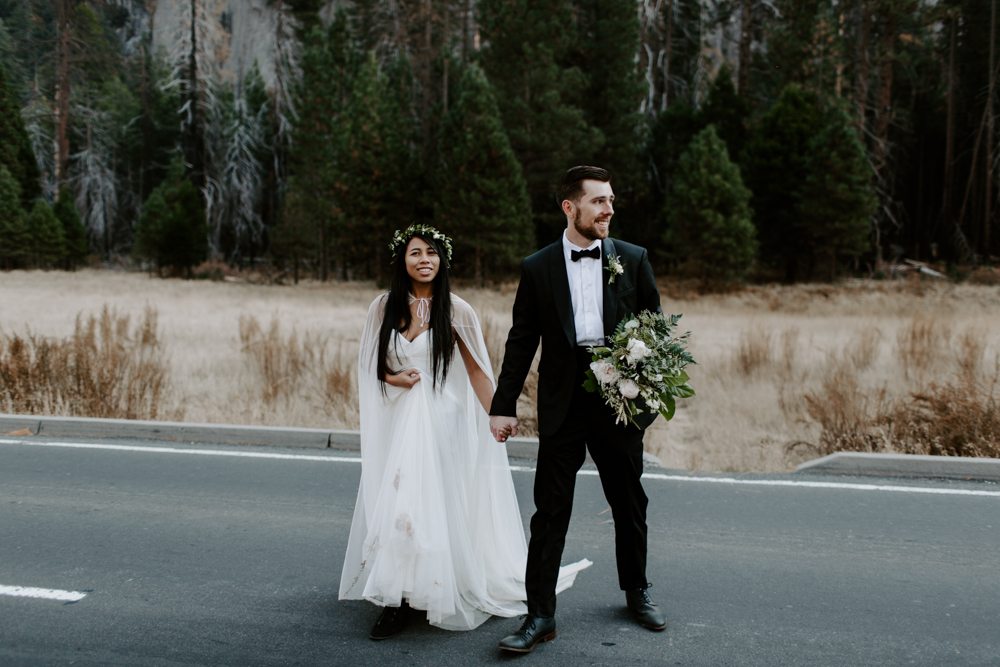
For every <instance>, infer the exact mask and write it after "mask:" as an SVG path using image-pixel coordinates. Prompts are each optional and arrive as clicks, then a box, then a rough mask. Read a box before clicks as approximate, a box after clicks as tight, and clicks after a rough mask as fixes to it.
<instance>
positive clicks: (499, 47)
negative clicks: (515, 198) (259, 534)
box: [476, 0, 605, 243]
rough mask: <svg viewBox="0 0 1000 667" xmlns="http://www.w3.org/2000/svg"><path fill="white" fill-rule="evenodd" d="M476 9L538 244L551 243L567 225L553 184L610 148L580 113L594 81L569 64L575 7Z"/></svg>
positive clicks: (539, 1) (541, 4)
mask: <svg viewBox="0 0 1000 667" xmlns="http://www.w3.org/2000/svg"><path fill="white" fill-rule="evenodd" d="M476 9H477V13H478V19H479V26H480V32H481V34H482V38H483V43H484V44H485V45H486V46H485V47H484V48H483V50H482V52H481V53H480V58H481V62H482V67H483V70H484V71H485V72H486V75H487V77H488V78H489V80H490V82H491V83H492V84H493V87H494V90H495V91H496V97H497V103H498V104H499V107H500V114H501V116H502V118H503V121H504V128H506V130H507V136H508V137H509V138H510V143H511V147H512V148H513V149H514V154H515V155H516V156H517V159H518V161H519V162H520V163H521V167H522V169H523V170H524V178H525V181H526V182H527V184H528V196H529V198H530V200H531V207H532V211H533V214H534V218H535V231H536V241H537V242H538V243H548V242H550V241H551V240H552V239H554V238H555V237H556V236H557V235H558V234H559V232H560V230H561V229H562V228H563V227H564V226H565V218H564V217H563V215H562V213H561V212H560V211H559V209H558V208H557V206H556V205H555V203H554V201H553V197H552V183H553V182H554V181H555V180H556V179H558V178H559V176H560V175H561V174H562V173H563V172H565V171H566V169H567V168H569V167H571V166H573V165H578V164H588V163H590V161H591V159H592V158H593V156H594V155H596V154H597V152H598V151H599V150H600V149H601V147H602V146H603V145H604V142H605V139H604V135H603V134H602V133H601V132H600V130H598V129H596V128H594V127H591V126H590V125H589V124H588V122H587V118H586V114H585V112H584V110H583V109H582V108H581V106H580V94H581V93H582V92H583V91H586V90H587V85H588V81H587V76H586V75H585V74H584V73H583V72H581V71H580V69H579V68H577V67H573V66H571V64H570V63H569V51H570V48H571V45H572V44H573V37H574V35H573V34H572V30H573V23H574V19H573V7H572V5H571V3H570V2H569V0H481V2H479V3H478V4H477V7H476Z"/></svg>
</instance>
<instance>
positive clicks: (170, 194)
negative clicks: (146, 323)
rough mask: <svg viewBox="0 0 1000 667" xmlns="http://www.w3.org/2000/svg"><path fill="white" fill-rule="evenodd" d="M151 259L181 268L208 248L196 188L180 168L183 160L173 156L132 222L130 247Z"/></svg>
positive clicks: (188, 267)
mask: <svg viewBox="0 0 1000 667" xmlns="http://www.w3.org/2000/svg"><path fill="white" fill-rule="evenodd" d="M133 252H135V253H136V254H137V255H138V256H140V257H143V258H145V259H149V260H152V261H153V262H155V263H156V266H157V268H160V269H163V268H167V267H170V268H173V269H175V270H177V271H181V270H183V271H184V272H185V273H186V274H187V276H188V277H190V276H191V267H193V266H194V265H195V264H198V263H199V262H201V261H202V260H204V259H205V255H206V253H207V252H208V225H207V224H206V222H205V210H204V209H203V208H202V206H201V201H200V199H199V197H198V191H197V190H196V189H195V186H194V184H193V183H192V182H191V180H190V179H189V178H187V177H186V174H185V171H184V162H183V160H181V159H179V158H178V159H175V160H174V163H173V164H172V165H171V168H170V175H169V176H168V177H167V180H165V181H164V182H163V183H161V184H160V185H159V186H158V187H157V188H156V189H155V190H154V191H153V193H152V194H151V195H150V196H149V199H148V200H147V201H146V204H145V206H143V210H142V216H140V218H139V224H138V225H137V226H136V243H135V246H134V249H133Z"/></svg>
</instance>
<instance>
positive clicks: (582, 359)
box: [490, 167, 667, 653]
mask: <svg viewBox="0 0 1000 667" xmlns="http://www.w3.org/2000/svg"><path fill="white" fill-rule="evenodd" d="M614 199H615V195H614V192H613V191H612V189H611V176H610V175H609V174H608V172H607V171H605V170H604V169H600V168H598V167H573V168H572V169H570V170H569V171H567V172H566V173H565V174H564V175H563V176H562V178H561V179H560V180H559V183H558V184H557V186H556V201H557V203H558V204H559V206H560V207H561V208H562V211H563V213H565V214H566V231H565V232H564V233H563V235H562V238H560V239H559V240H558V241H556V242H555V243H553V244H552V245H550V246H548V247H547V248H543V249H542V250H540V251H538V252H536V253H535V254H534V255H531V256H530V257H528V258H527V259H525V260H524V262H523V264H522V268H521V282H520V285H519V286H518V288H517V296H516V298H515V299H514V313H513V315H514V323H513V326H512V327H511V329H510V333H509V334H508V336H507V347H506V356H505V357H504V361H503V369H502V370H501V373H500V379H499V380H498V382H497V390H496V393H495V394H494V395H493V404H492V407H491V409H490V415H491V416H490V430H491V431H492V432H493V435H494V437H495V438H496V439H497V441H499V442H503V441H505V440H506V439H507V437H508V436H510V435H516V434H517V418H516V405H517V398H518V396H519V395H520V393H521V389H522V388H523V386H524V380H525V377H526V376H527V374H528V370H529V367H530V366H531V361H532V359H533V358H534V356H535V351H536V350H537V348H538V343H539V340H540V341H541V343H542V358H541V362H540V363H539V365H538V431H539V439H538V440H539V441H538V462H537V467H536V472H535V491H534V495H535V508H536V509H535V514H534V516H532V517H531V539H530V541H529V543H528V566H527V571H526V573H525V583H526V588H527V593H528V616H527V618H526V620H525V621H524V624H523V625H522V626H521V629H520V630H518V631H517V632H516V633H514V634H513V635H511V636H509V637H506V638H504V639H503V641H501V642H500V648H501V649H505V650H507V651H514V652H519V653H527V652H528V651H531V650H532V649H533V648H534V647H535V645H536V644H537V643H538V642H540V641H548V640H550V639H553V638H554V637H555V636H556V623H555V611H556V580H557V578H558V574H559V562H560V559H561V558H562V551H563V546H564V544H565V542H566V529H567V528H568V527H569V519H570V513H571V512H572V509H573V487H574V484H575V482H576V473H577V471H578V470H579V469H580V466H582V465H583V462H584V460H585V458H586V451H587V450H588V449H589V450H590V456H591V458H593V460H594V463H595V464H597V470H598V472H599V473H600V476H601V484H602V485H603V487H604V495H605V497H606V498H607V500H608V503H609V504H610V505H611V511H612V512H613V515H614V522H615V553H616V556H617V560H618V583H619V585H620V586H621V588H622V590H624V591H625V600H626V603H627V605H628V608H629V609H630V610H631V611H632V613H633V614H634V615H635V617H636V620H638V622H639V623H640V624H641V625H642V626H644V627H646V628H649V629H650V630H662V629H664V628H665V627H666V626H667V620H666V617H665V615H664V614H663V612H662V611H661V610H660V609H659V607H658V606H657V605H656V604H655V603H653V601H652V600H650V598H649V594H648V593H647V590H646V589H647V588H649V583H648V582H647V581H646V504H647V499H646V494H645V493H644V492H643V490H642V483H641V481H640V477H641V476H642V436H643V429H645V428H646V427H647V426H649V424H650V423H652V421H653V419H655V417H656V413H655V412H653V411H651V410H648V409H647V410H646V411H644V412H643V413H642V414H640V415H638V416H637V417H636V422H637V423H638V427H637V426H631V425H629V426H626V425H624V424H618V425H616V424H615V416H614V413H613V412H612V410H611V408H609V407H608V406H607V405H605V403H604V400H603V399H602V398H601V397H600V395H599V394H597V393H588V392H587V391H585V390H584V389H583V382H584V379H585V375H584V374H585V373H586V371H587V369H588V368H589V366H590V361H591V355H590V354H588V353H587V347H588V346H599V345H603V344H604V342H605V340H606V339H608V338H610V337H611V335H612V333H613V332H614V329H615V327H616V326H617V324H618V322H620V321H621V320H622V319H623V318H624V317H626V316H630V315H635V314H637V313H639V312H640V311H642V310H650V311H659V310H660V294H659V292H658V291H657V288H656V282H655V280H654V278H653V269H652V267H651V266H650V265H649V260H648V259H647V256H646V251H645V250H644V249H643V248H640V247H638V246H634V245H632V244H629V243H624V242H622V241H612V240H611V239H609V238H608V228H609V226H610V223H611V216H612V215H613V214H614V207H613V203H614ZM612 256H614V257H616V258H617V261H618V262H619V263H620V265H621V268H622V271H621V273H620V275H617V274H616V272H612V271H611V270H609V261H608V260H609V257H612Z"/></svg>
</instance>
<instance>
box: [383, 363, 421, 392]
mask: <svg viewBox="0 0 1000 667" xmlns="http://www.w3.org/2000/svg"><path fill="white" fill-rule="evenodd" d="M385 382H386V384H390V385H392V386H393V387H399V388H400V389H412V388H413V385H415V384H416V383H418V382H420V371H418V370H417V369H416V368H407V369H406V370H405V371H402V372H401V373H398V374H396V375H392V374H391V373H388V374H386V376H385Z"/></svg>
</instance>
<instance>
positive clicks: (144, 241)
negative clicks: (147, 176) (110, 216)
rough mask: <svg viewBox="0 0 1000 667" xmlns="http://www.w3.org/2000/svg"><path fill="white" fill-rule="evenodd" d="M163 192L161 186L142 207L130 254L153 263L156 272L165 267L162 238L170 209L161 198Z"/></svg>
mask: <svg viewBox="0 0 1000 667" xmlns="http://www.w3.org/2000/svg"><path fill="white" fill-rule="evenodd" d="M163 191H164V186H163V184H161V185H160V186H159V187H157V188H156V189H155V190H153V192H152V193H151V194H150V195H149V198H148V199H147V200H146V203H145V204H144V205H143V207H142V215H141V216H140V217H139V222H138V224H136V227H135V244H134V245H133V246H132V253H133V254H134V255H135V256H136V257H139V258H141V259H146V260H149V261H151V262H153V264H154V265H155V266H156V268H157V270H162V268H163V267H164V266H166V265H167V257H166V253H165V252H164V251H165V246H164V243H163V236H164V229H165V227H166V225H167V219H168V218H169V217H170V208H169V207H168V206H167V200H166V199H164V198H163Z"/></svg>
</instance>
